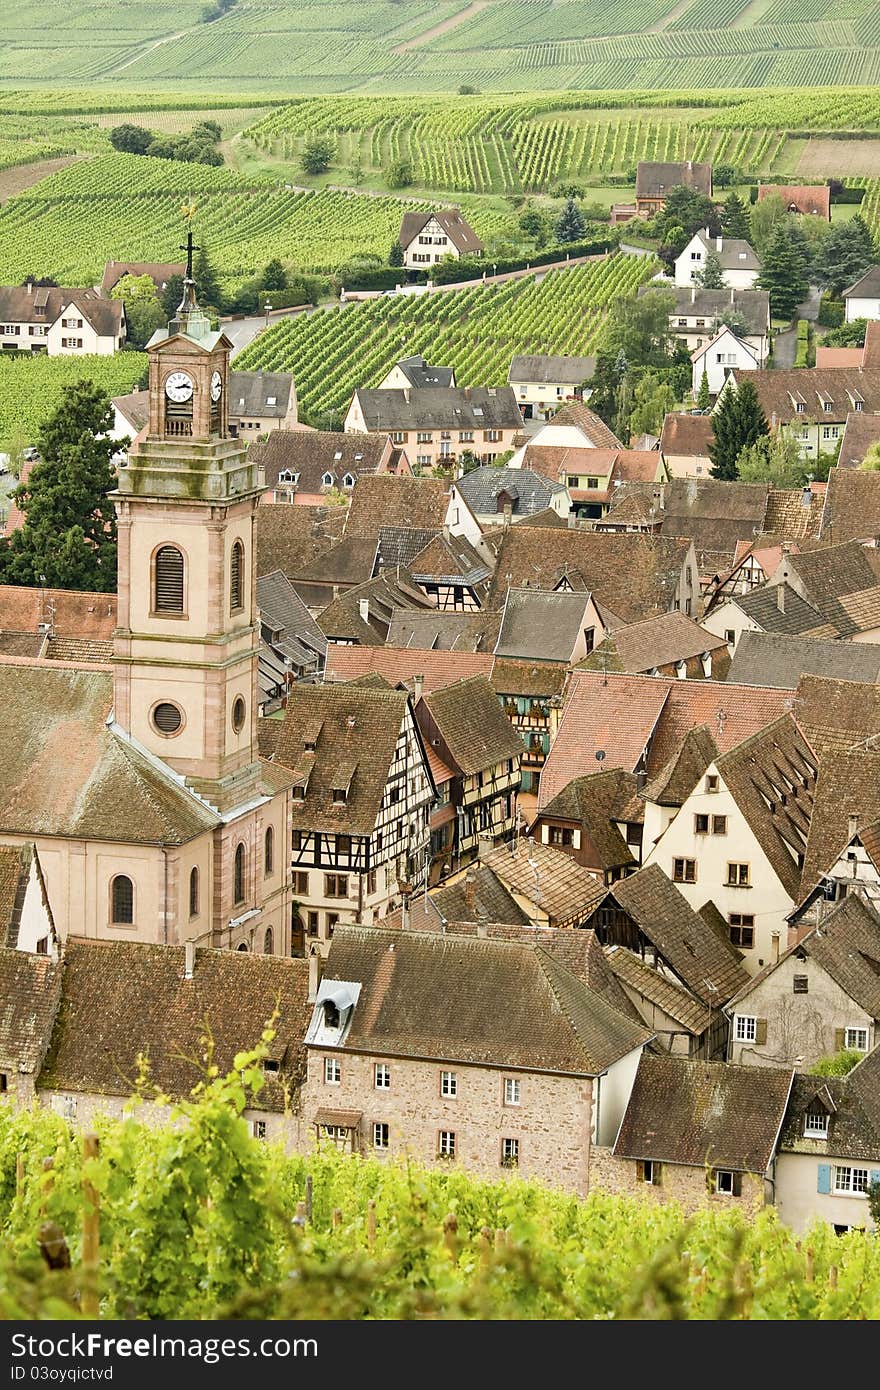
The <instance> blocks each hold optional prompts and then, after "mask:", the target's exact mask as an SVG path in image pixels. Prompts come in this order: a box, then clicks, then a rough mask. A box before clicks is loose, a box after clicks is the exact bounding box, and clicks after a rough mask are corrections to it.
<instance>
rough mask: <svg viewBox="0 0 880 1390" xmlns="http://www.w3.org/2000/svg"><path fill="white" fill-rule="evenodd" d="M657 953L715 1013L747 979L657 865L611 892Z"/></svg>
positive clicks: (731, 951) (725, 945)
mask: <svg viewBox="0 0 880 1390" xmlns="http://www.w3.org/2000/svg"><path fill="white" fill-rule="evenodd" d="M607 892H608V895H609V896H613V898H614V901H615V902H616V903H618V904H619V906H620V907H622V908H623V910H624V912H626V913H628V915H629V916H630V917H631V918H632V919H633V921H634V922H635V923H636V924H637V926H638V927H639V930H640V931H641V932H642V934H643V935H644V936H645V937H647V939H648V940H649V941H650V942H651V944H652V945H653V946H655V947H656V948H657V950H658V951H659V953H660V955H661V956H662V957H663V959H664V960H665V962H666V964H667V965H668V967H669V969H670V970H672V971H673V972H674V973H675V974H676V975H677V976H678V978H679V980H681V981H682V983H683V984H684V985H686V986H687V988H688V989H689V990H690V991H691V993H692V994H694V995H696V997H697V998H698V999H700V1000H702V1002H703V1003H704V1004H706V1005H707V1006H709V1007H710V1008H712V1007H714V1008H717V1007H719V1006H720V1005H721V1004H724V1003H725V1002H726V1000H728V999H729V998H730V996H731V995H732V994H734V993H735V992H736V991H737V990H738V989H740V988H741V987H742V985H743V984H744V983H745V981H746V979H747V975H746V971H745V970H744V968H743V965H742V962H741V959H740V956H739V954H738V952H737V951H735V950H734V948H733V947H732V946H731V944H730V942H729V941H725V940H723V939H722V938H721V937H720V936H718V935H717V934H716V932H714V931H713V929H712V927H711V926H709V925H708V924H707V923H706V922H705V921H704V920H703V918H702V917H701V916H700V914H699V913H698V912H694V910H693V908H692V907H691V906H690V904H689V902H688V901H687V899H686V898H685V897H684V895H683V894H682V893H680V892H679V891H678V889H677V888H676V886H675V884H674V883H672V882H671V880H670V879H668V878H667V877H666V875H665V873H664V872H663V870H662V869H661V868H660V867H659V865H657V864H649V865H648V866H647V867H646V868H644V869H639V870H638V872H637V873H634V874H630V875H629V876H628V877H627V878H622V879H620V880H619V881H618V882H617V883H614V884H612V886H611V887H610V888H609V889H608V890H607Z"/></svg>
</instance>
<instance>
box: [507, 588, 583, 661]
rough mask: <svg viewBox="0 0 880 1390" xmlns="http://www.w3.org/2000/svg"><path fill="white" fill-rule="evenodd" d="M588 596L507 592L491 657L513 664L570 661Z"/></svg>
mask: <svg viewBox="0 0 880 1390" xmlns="http://www.w3.org/2000/svg"><path fill="white" fill-rule="evenodd" d="M589 605H590V595H589V594H585V593H565V592H562V593H556V592H554V591H553V590H541V589H509V590H508V592H507V596H506V598H505V600H504V609H503V612H502V615H501V631H500V632H499V634H498V641H497V642H496V644H495V655H496V656H501V657H512V658H513V659H514V660H531V661H562V662H566V661H570V660H571V657H572V653H573V651H574V648H575V645H576V644H577V642H578V641H579V640H580V639H581V638H582V636H583V630H584V627H585V624H586V620H587V609H588V607H589Z"/></svg>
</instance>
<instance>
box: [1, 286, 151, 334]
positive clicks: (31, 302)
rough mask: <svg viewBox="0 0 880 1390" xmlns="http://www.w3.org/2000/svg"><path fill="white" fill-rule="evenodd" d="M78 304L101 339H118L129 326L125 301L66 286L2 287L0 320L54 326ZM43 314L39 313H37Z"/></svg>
mask: <svg viewBox="0 0 880 1390" xmlns="http://www.w3.org/2000/svg"><path fill="white" fill-rule="evenodd" d="M71 305H74V306H75V307H76V309H77V310H78V311H79V313H81V314H82V316H83V318H84V319H86V320H87V322H88V323H90V324H91V326H92V328H94V330H95V332H96V333H97V334H98V336H99V337H101V338H115V337H118V336H119V334H120V333H121V332H122V330H123V327H124V325H125V306H124V304H123V302H122V300H121V299H105V298H104V296H103V295H101V294H98V292H97V291H96V290H92V289H67V288H65V287H63V286H56V287H49V288H46V287H35V288H34V289H32V290H31V291H30V292H28V289H27V287H26V286H23V285H16V286H9V285H0V321H2V322H3V323H44V324H46V325H51V324H53V323H54V322H55V321H56V319H57V318H58V317H59V316H60V315H61V313H62V312H63V311H64V310H65V309H67V308H69V307H70V306H71ZM38 309H39V310H40V312H37V310H38Z"/></svg>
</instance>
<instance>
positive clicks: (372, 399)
mask: <svg viewBox="0 0 880 1390" xmlns="http://www.w3.org/2000/svg"><path fill="white" fill-rule="evenodd" d="M354 394H355V397H356V398H357V400H358V402H359V403H360V408H361V412H362V414H363V417H364V425H365V427H366V429H368V430H373V431H376V430H378V431H380V432H388V431H395V430H473V431H475V432H476V431H477V430H487V429H501V430H511V429H513V430H516V429H520V428H521V426H522V415H521V414H520V409H519V406H518V405H517V403H516V396H515V395H514V392H513V390H512V388H511V387H510V386H423V387H418V386H416V387H412V388H409V387H407V388H406V389H404V388H402V387H392V388H388V387H386V388H385V389H378V388H375V389H372V390H365V389H363V388H361V389H359V390H357V391H355V393H354Z"/></svg>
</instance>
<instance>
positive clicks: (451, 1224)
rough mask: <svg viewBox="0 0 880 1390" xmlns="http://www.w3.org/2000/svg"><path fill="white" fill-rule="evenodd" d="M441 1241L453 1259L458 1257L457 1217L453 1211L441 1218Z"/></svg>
mask: <svg viewBox="0 0 880 1390" xmlns="http://www.w3.org/2000/svg"><path fill="white" fill-rule="evenodd" d="M443 1241H444V1244H445V1245H446V1249H447V1250H448V1251H449V1253H450V1255H451V1256H452V1258H453V1259H456V1258H457V1257H458V1217H457V1216H456V1214H455V1212H454V1211H450V1212H447V1214H446V1216H445V1217H444V1218H443Z"/></svg>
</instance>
